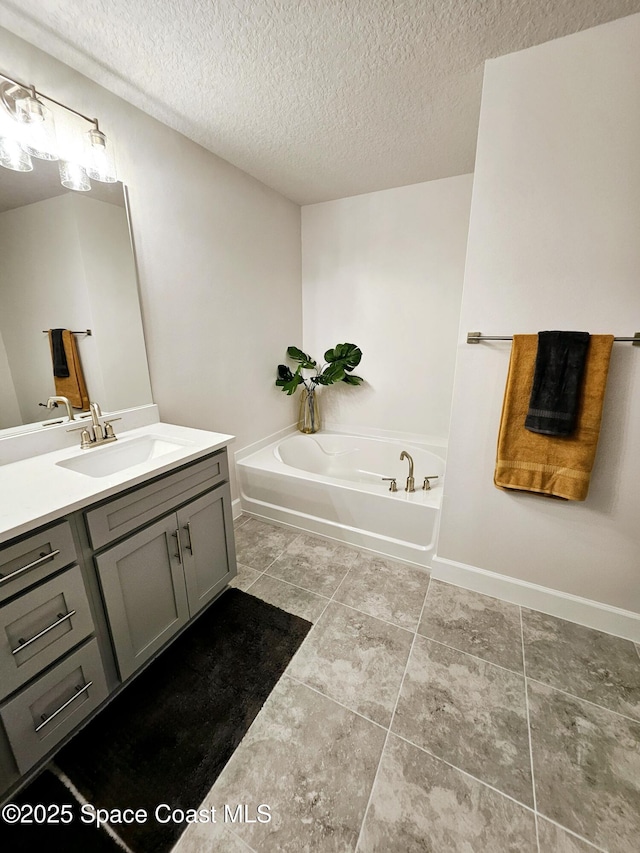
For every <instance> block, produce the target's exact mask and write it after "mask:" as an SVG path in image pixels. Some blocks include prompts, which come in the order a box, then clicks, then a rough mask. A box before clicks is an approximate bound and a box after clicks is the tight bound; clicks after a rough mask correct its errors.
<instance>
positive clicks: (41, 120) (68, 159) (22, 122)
mask: <svg viewBox="0 0 640 853" xmlns="http://www.w3.org/2000/svg"><path fill="white" fill-rule="evenodd" d="M1 81H4V82H1ZM43 100H45V101H50V102H51V103H52V104H55V105H56V106H58V107H61V108H62V109H63V110H67V112H69V113H73V115H75V116H78V117H79V118H81V119H84V121H87V122H89V124H91V125H93V127H92V128H91V129H90V130H89V131H87V132H86V133H85V134H83V137H84V139H83V142H82V144H76V145H75V149H76V150H75V152H74V153H73V154H69V153H68V152H63V151H62V149H61V147H60V145H59V140H58V139H57V137H56V130H55V122H54V117H53V112H52V111H51V110H50V109H49V108H48V107H47V106H46V105H45V104H44V103H43ZM79 142H80V141H79V140H78V143H79ZM32 157H37V158H39V159H41V160H59V170H60V181H61V183H62V185H63V186H64V187H67V188H68V189H71V190H77V191H80V192H84V191H86V190H89V189H91V183H90V181H89V178H92V179H93V180H94V181H102V182H105V183H114V182H115V181H117V180H118V177H117V173H116V167H115V159H114V156H113V147H112V146H111V144H110V142H109V140H108V139H107V137H106V136H105V134H104V133H103V132H102V131H101V130H100V128H99V126H98V119H96V118H89V117H88V116H86V115H84V114H83V113H80V112H78V111H77V110H74V109H72V108H71V107H68V106H67V105H66V104H63V103H61V102H60V101H56V100H55V99H54V98H50V97H49V96H48V95H44V94H43V93H42V92H38V91H36V88H35V86H27V85H25V84H24V83H20V82H19V81H18V80H14V79H13V78H11V77H7V75H6V74H3V73H2V72H0V166H4V167H5V169H13V170H14V171H18V172H29V171H31V170H32V169H33V161H32V160H31V158H32Z"/></svg>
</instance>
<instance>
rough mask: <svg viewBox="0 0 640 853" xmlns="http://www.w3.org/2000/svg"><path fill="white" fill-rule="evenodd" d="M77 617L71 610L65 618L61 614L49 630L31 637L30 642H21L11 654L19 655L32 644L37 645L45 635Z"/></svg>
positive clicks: (46, 629) (45, 629)
mask: <svg viewBox="0 0 640 853" xmlns="http://www.w3.org/2000/svg"><path fill="white" fill-rule="evenodd" d="M75 615H76V611H75V610H70V611H69V612H68V613H65V614H64V616H60V614H59V613H58V617H59V618H58V619H57V620H56V621H55V622H54V623H53V624H52V625H49V627H48V628H44V629H43V630H42V631H39V632H38V633H37V634H36V635H35V636H33V637H30V638H29V639H28V640H20V641H19V643H20V645H19V646H18V647H17V648H15V649H11V654H12V655H17V654H18V652H21V651H22V650H23V649H26V648H27V646H30V645H31V643H35V641H36V640H39V639H40V637H44V635H45V634H48V633H49V631H53V629H54V628H57V627H58V625H62V623H63V622H66V620H67V619H71V617H72V616H75Z"/></svg>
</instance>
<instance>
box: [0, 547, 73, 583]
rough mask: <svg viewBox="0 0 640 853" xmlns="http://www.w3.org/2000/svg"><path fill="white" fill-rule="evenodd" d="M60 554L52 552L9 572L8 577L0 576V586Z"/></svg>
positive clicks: (58, 551)
mask: <svg viewBox="0 0 640 853" xmlns="http://www.w3.org/2000/svg"><path fill="white" fill-rule="evenodd" d="M59 553H60V550H59V549H58V550H57V551H52V552H51V553H50V554H42V555H41V556H40V557H39V558H38V559H37V560H34V561H33V563H29V564H28V565H26V566H23V567H22V568H21V569H16V570H15V572H11V574H10V575H5V576H4V577H1V576H0V585H2V584H3V583H6V582H7V581H10V580H11V578H15V577H17V576H18V575H21V574H22V573H23V572H28V571H29V569H35V567H36V566H40V565H42V563H46V562H47V560H53V558H54V557H57V556H58V554H59Z"/></svg>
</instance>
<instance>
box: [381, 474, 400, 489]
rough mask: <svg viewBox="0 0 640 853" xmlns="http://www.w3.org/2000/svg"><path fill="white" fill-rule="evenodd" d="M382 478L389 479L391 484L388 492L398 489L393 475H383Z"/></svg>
mask: <svg viewBox="0 0 640 853" xmlns="http://www.w3.org/2000/svg"><path fill="white" fill-rule="evenodd" d="M382 479H383V480H391V485H390V486H389V491H390V492H397V491H398V486H397V484H396V478H395V477H383V478H382Z"/></svg>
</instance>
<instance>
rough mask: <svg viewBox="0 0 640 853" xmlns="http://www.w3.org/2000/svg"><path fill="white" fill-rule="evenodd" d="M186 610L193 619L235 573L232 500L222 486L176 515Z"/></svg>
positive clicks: (225, 488) (226, 489) (227, 488)
mask: <svg viewBox="0 0 640 853" xmlns="http://www.w3.org/2000/svg"><path fill="white" fill-rule="evenodd" d="M178 523H179V525H180V532H181V535H182V551H183V554H184V574H185V580H186V583H187V597H188V599H189V611H190V613H191V615H192V616H193V615H194V614H195V613H197V611H198V610H200V608H201V607H204V605H205V604H207V603H208V602H209V601H211V599H212V598H213V597H214V596H215V595H217V594H218V592H220V590H221V589H224V587H225V586H226V585H227V583H228V582H229V581H230V580H231V578H232V577H233V576H234V575H235V574H236V571H237V570H236V563H235V549H234V544H233V539H231V541H230V540H229V537H233V521H232V518H231V497H230V493H229V487H228V486H221V487H220V488H218V489H215V490H214V491H213V492H209V493H208V494H206V495H203V496H202V497H201V498H198V499H197V500H195V501H192V502H191V503H190V504H187V505H186V506H185V507H183V508H182V509H181V510H179V512H178Z"/></svg>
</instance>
